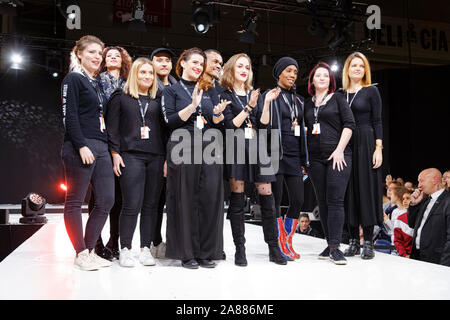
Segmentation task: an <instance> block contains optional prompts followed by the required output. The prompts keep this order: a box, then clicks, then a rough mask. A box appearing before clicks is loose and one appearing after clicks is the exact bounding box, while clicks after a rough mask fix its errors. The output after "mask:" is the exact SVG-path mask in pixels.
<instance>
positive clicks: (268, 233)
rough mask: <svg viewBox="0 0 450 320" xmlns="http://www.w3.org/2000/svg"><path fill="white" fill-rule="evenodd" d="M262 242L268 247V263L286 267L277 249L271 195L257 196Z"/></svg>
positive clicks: (273, 202)
mask: <svg viewBox="0 0 450 320" xmlns="http://www.w3.org/2000/svg"><path fill="white" fill-rule="evenodd" d="M259 199H260V205H261V219H262V227H263V233H264V241H265V242H266V243H267V245H268V246H269V261H271V262H275V263H276V264H280V265H286V264H287V261H286V259H285V258H283V256H282V255H281V251H280V248H279V247H278V237H277V226H276V222H275V200H274V198H273V194H271V195H259Z"/></svg>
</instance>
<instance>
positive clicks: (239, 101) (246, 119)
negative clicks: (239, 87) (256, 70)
mask: <svg viewBox="0 0 450 320" xmlns="http://www.w3.org/2000/svg"><path fill="white" fill-rule="evenodd" d="M233 95H234V97H235V98H236V100H237V101H238V103H239V104H240V105H241V107H242V110H245V105H244V104H243V103H242V101H241V99H240V98H239V96H238V95H237V93H236V91H234V89H233ZM249 95H250V92H248V93H246V95H245V97H246V98H247V104H248V101H249V100H250V98H249ZM249 120H250V113H249V114H247V118H245V123H246V124H247V125H248V121H249Z"/></svg>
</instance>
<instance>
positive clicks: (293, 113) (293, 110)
mask: <svg viewBox="0 0 450 320" xmlns="http://www.w3.org/2000/svg"><path fill="white" fill-rule="evenodd" d="M281 96H282V97H283V100H284V102H285V103H286V104H287V106H288V107H289V110H290V111H291V121H292V122H294V120H295V119H298V109H297V101H295V97H294V94H292V102H293V105H291V104H290V103H289V100H288V99H287V98H286V96H285V95H284V93H282V94H281Z"/></svg>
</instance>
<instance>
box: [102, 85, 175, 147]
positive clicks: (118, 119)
mask: <svg viewBox="0 0 450 320" xmlns="http://www.w3.org/2000/svg"><path fill="white" fill-rule="evenodd" d="M139 100H140V102H141V105H142V109H143V111H145V106H146V104H147V103H148V108H147V112H146V113H145V116H144V119H145V126H147V127H149V128H150V131H149V139H141V127H143V126H144V122H143V120H142V115H141V107H140V105H139V102H138V99H136V98H133V97H132V96H130V95H128V94H126V93H123V92H122V93H118V94H115V95H113V96H112V97H111V100H110V102H109V103H108V114H107V119H106V124H107V127H108V140H109V147H110V149H111V150H114V151H116V152H119V153H120V152H124V151H128V152H130V151H131V152H146V153H153V154H159V155H165V153H166V148H165V146H166V143H167V130H166V126H165V123H164V120H163V116H162V112H161V104H160V100H161V98H160V97H159V96H157V97H156V98H155V99H152V98H151V97H150V96H142V95H139Z"/></svg>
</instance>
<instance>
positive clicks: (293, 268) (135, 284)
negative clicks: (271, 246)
mask: <svg viewBox="0 0 450 320" xmlns="http://www.w3.org/2000/svg"><path fill="white" fill-rule="evenodd" d="M14 216H18V215H14ZM47 218H48V219H49V222H48V223H47V224H46V225H45V226H43V227H42V228H41V229H40V230H39V231H38V232H37V233H35V234H34V235H33V236H32V237H31V238H29V239H28V240H27V241H26V242H24V243H23V244H22V245H21V246H20V247H18V248H17V249H16V250H15V251H14V252H12V253H11V254H10V255H9V256H8V257H7V258H5V260H3V261H2V262H0V274H1V275H2V277H1V281H0V299H1V300H3V299H13V300H14V299H82V300H92V299H94V300H95V299H152V300H155V299H156V300H158V299H163V300H175V299H182V300H197V299H201V300H272V299H273V300H290V299H295V300H302V299H331V300H334V299H383V300H396V299H402V300H410V299H450V268H448V267H443V266H439V265H434V264H429V263H423V262H418V261H414V260H408V259H404V258H401V257H395V256H390V255H387V254H383V253H378V252H377V253H376V257H375V259H374V260H372V261H364V260H362V259H361V258H359V257H353V258H349V259H348V264H347V265H346V266H336V265H334V264H333V263H331V262H330V261H322V260H318V259H317V254H318V253H320V252H321V251H322V249H323V248H324V247H325V241H324V240H322V239H316V238H312V237H308V236H301V235H298V234H297V235H296V236H295V237H294V245H295V247H296V248H297V249H298V251H299V253H300V254H301V259H300V260H298V261H295V262H289V263H288V265H287V266H278V265H275V264H274V263H271V262H269V260H268V250H267V246H266V244H265V243H264V240H263V234H262V230H261V227H260V226H256V225H251V224H246V238H247V244H246V247H247V259H248V263H249V265H248V267H244V268H243V267H237V266H235V265H234V245H233V241H232V237H231V230H230V225H229V222H228V220H225V227H224V249H225V252H226V254H227V260H226V261H219V262H218V266H217V267H216V268H215V269H203V268H200V269H197V270H188V269H184V268H182V267H181V264H180V262H179V261H174V260H158V262H157V265H156V266H153V267H144V266H142V265H140V264H139V265H137V266H136V267H135V268H131V269H125V268H122V267H120V266H119V264H118V262H117V261H115V262H114V264H113V266H112V267H110V268H104V269H101V270H99V271H91V272H86V271H80V270H77V269H75V268H74V266H73V259H74V251H73V248H72V245H71V243H70V241H69V238H68V236H67V234H66V231H65V227H64V222H63V217H62V214H47ZM84 218H86V215H84ZM12 219H14V218H13V217H12V218H11V220H12ZM17 220H18V218H17ZM108 226H109V222H107V223H106V225H105V228H104V230H103V239H106V241H107V240H108V237H109V230H108ZM163 230H164V225H163ZM133 246H134V248H133V250H134V251H136V254H137V252H138V251H137V250H138V247H139V228H137V230H136V233H135V237H134V240H133ZM344 248H345V245H343V249H344Z"/></svg>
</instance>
